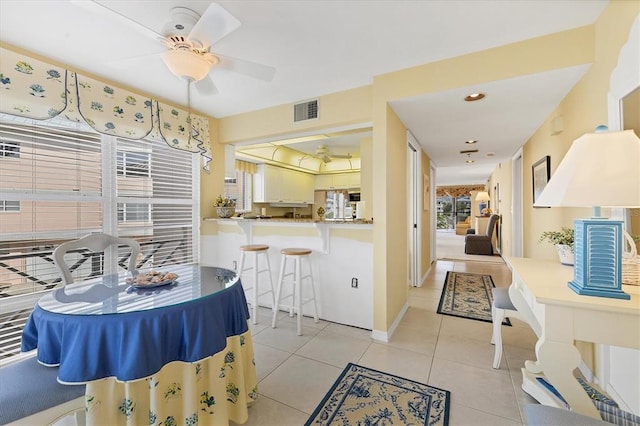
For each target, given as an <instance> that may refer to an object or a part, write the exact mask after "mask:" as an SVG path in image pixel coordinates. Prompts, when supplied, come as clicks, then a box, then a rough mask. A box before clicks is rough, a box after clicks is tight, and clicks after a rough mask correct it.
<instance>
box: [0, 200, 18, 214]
mask: <svg viewBox="0 0 640 426" xmlns="http://www.w3.org/2000/svg"><path fill="white" fill-rule="evenodd" d="M19 211H20V201H7V200H0V212H19Z"/></svg>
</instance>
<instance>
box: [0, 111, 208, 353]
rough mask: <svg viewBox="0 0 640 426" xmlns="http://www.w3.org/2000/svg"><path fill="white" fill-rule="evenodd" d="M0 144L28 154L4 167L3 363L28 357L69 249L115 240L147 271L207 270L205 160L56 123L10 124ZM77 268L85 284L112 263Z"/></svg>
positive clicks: (1, 119) (0, 124) (5, 120)
mask: <svg viewBox="0 0 640 426" xmlns="http://www.w3.org/2000/svg"><path fill="white" fill-rule="evenodd" d="M0 140H1V141H3V142H2V143H3V145H2V147H6V146H13V147H19V151H15V150H14V151H12V152H19V156H18V157H16V161H7V162H2V163H1V166H0V200H2V201H0V211H15V212H16V213H14V214H3V215H2V219H1V220H0V299H1V300H2V304H1V305H0V357H6V356H11V355H12V354H15V353H19V352H20V336H21V331H22V328H23V327H24V324H25V321H26V319H27V317H28V315H29V312H31V310H32V308H33V306H34V303H35V302H36V301H37V300H38V299H39V298H40V297H41V296H42V293H43V292H45V291H50V290H51V289H52V288H54V287H56V286H57V285H59V283H60V277H59V273H58V272H57V270H56V268H55V266H54V265H53V262H52V261H51V252H52V251H53V249H54V248H55V247H56V246H57V245H58V244H60V243H61V242H64V241H68V240H72V239H77V238H80V237H82V236H84V235H86V234H88V233H90V232H106V233H109V234H112V235H118V236H123V237H129V238H134V239H135V240H137V241H138V242H139V243H140V245H141V256H140V258H139V259H138V267H139V268H140V269H144V268H149V267H152V266H153V267H165V268H166V265H170V264H176V263H190V262H196V261H198V250H197V246H198V234H197V225H198V217H199V210H198V207H199V185H200V183H199V177H200V173H199V170H198V169H199V157H197V156H195V155H194V154H192V153H190V152H186V151H180V150H176V149H173V148H171V147H169V146H168V145H167V144H166V143H162V142H151V141H130V140H126V139H118V138H116V137H113V136H107V135H99V134H97V133H95V132H93V130H91V129H90V128H88V127H86V126H84V125H81V124H76V123H71V122H67V121H63V120H55V119H54V120H49V121H48V122H36V121H32V120H23V119H20V120H18V119H15V118H13V117H10V116H4V115H0ZM2 152H7V151H6V149H4V148H3V151H2ZM1 159H2V158H0V160H1ZM112 206H113V207H112ZM11 209H16V210H11ZM123 250H124V248H123ZM85 255H86V254H85ZM83 259H84V260H83ZM94 259H95V260H97V261H96V262H92V260H94ZM70 260H73V259H71V258H70ZM77 260H79V261H80V262H84V263H81V266H80V267H78V268H77V269H76V270H74V278H75V279H76V280H82V279H85V278H86V277H87V276H88V275H89V273H91V272H93V271H92V268H96V267H97V268H98V269H100V270H101V268H102V267H103V265H104V264H108V262H110V260H109V259H104V255H103V254H97V255H95V256H84V257H83V256H82V255H78V259H77ZM85 260H86V262H85ZM96 265H97V266H96ZM98 272H100V271H98Z"/></svg>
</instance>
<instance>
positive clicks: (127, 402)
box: [85, 331, 258, 426]
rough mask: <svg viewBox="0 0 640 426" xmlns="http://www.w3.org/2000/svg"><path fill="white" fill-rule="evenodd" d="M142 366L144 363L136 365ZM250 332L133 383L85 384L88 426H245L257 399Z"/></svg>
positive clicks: (110, 379)
mask: <svg viewBox="0 0 640 426" xmlns="http://www.w3.org/2000/svg"><path fill="white" fill-rule="evenodd" d="M140 362H144V360H140ZM256 384H257V380H256V368H255V361H254V356H253V343H252V340H251V332H250V331H247V332H246V333H244V334H242V335H239V336H232V337H229V338H227V346H226V348H225V349H224V350H223V351H221V352H218V353H217V354H215V355H213V356H210V357H208V358H205V359H202V360H200V361H198V362H194V363H185V362H179V361H176V362H171V363H169V364H167V365H165V366H164V367H163V368H162V369H161V370H160V371H159V372H158V373H156V374H154V375H152V376H150V377H146V378H144V379H139V380H135V381H127V382H121V381H118V380H116V379H115V378H107V379H102V380H96V381H93V382H89V383H88V384H87V391H86V406H85V407H86V414H87V424H89V425H110V426H111V425H143V424H149V425H157V426H161V425H162V426H171V425H197V424H200V425H214V424H215V425H222V424H225V425H226V424H228V422H229V420H232V421H234V422H235V423H244V422H246V421H247V419H248V417H249V413H248V409H247V408H248V405H249V404H250V403H251V402H253V401H255V399H256V397H257V395H258V394H257V389H256Z"/></svg>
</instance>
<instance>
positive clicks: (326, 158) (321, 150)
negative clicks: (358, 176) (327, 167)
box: [312, 145, 351, 164]
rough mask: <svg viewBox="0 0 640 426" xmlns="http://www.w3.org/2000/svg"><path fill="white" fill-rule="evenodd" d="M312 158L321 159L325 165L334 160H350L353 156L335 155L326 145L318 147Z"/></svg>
mask: <svg viewBox="0 0 640 426" xmlns="http://www.w3.org/2000/svg"><path fill="white" fill-rule="evenodd" d="M312 157H314V158H319V159H321V160H322V162H323V163H325V164H326V163H330V162H331V161H332V160H333V159H334V158H341V159H350V158H351V154H333V153H332V152H331V150H329V148H328V147H327V146H326V145H318V148H316V153H315V154H312Z"/></svg>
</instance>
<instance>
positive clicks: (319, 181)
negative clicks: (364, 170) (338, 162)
mask: <svg viewBox="0 0 640 426" xmlns="http://www.w3.org/2000/svg"><path fill="white" fill-rule="evenodd" d="M355 188H360V173H359V172H352V173H334V174H325V175H317V176H316V179H315V189H355Z"/></svg>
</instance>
